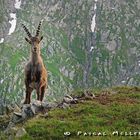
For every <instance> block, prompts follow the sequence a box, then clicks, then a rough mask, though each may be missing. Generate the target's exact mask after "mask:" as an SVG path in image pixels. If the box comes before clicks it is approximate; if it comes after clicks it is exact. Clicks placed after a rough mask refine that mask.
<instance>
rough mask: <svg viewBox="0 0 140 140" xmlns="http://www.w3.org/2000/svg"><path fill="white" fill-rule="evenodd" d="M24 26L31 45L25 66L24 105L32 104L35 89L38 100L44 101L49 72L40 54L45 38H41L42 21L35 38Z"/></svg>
mask: <svg viewBox="0 0 140 140" xmlns="http://www.w3.org/2000/svg"><path fill="white" fill-rule="evenodd" d="M22 26H23V29H24V30H25V32H26V33H27V35H28V38H25V40H26V41H27V42H28V43H29V44H30V45H31V52H30V53H31V54H30V60H29V62H28V63H27V65H26V66H25V86H26V97H25V101H24V104H30V102H31V93H32V91H33V90H34V89H36V92H37V100H39V101H42V100H43V97H44V93H45V89H46V86H47V71H46V68H45V66H44V64H43V60H42V57H41V54H40V41H41V40H42V39H43V36H41V37H39V32H40V26H41V21H40V23H39V25H38V28H37V31H36V35H35V36H34V37H33V36H32V35H31V34H30V32H29V31H28V29H27V28H26V26H25V25H23V24H22Z"/></svg>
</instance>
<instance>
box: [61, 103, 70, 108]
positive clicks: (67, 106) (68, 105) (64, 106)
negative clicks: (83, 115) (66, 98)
mask: <svg viewBox="0 0 140 140" xmlns="http://www.w3.org/2000/svg"><path fill="white" fill-rule="evenodd" d="M69 107H70V104H67V103H63V104H62V108H63V109H66V108H69Z"/></svg>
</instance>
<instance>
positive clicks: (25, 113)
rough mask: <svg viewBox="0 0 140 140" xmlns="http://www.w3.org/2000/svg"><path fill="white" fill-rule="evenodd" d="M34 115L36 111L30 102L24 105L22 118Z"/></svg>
mask: <svg viewBox="0 0 140 140" xmlns="http://www.w3.org/2000/svg"><path fill="white" fill-rule="evenodd" d="M33 116H34V112H33V110H32V109H31V105H30V104H25V105H23V106H22V118H23V119H26V118H29V117H33Z"/></svg>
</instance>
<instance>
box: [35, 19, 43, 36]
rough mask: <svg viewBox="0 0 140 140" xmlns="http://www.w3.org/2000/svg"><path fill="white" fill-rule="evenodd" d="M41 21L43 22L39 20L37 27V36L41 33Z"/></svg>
mask: <svg viewBox="0 0 140 140" xmlns="http://www.w3.org/2000/svg"><path fill="white" fill-rule="evenodd" d="M41 23H42V21H40V22H39V25H38V27H37V30H36V36H38V35H39V32H40V26H41Z"/></svg>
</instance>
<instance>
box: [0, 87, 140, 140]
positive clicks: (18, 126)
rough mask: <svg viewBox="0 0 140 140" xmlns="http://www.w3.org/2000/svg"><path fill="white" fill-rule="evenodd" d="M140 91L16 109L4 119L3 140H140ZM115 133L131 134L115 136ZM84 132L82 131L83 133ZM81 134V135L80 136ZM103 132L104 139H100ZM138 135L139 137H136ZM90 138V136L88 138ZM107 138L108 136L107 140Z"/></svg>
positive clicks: (82, 94) (77, 95) (85, 94)
mask: <svg viewBox="0 0 140 140" xmlns="http://www.w3.org/2000/svg"><path fill="white" fill-rule="evenodd" d="M139 105H140V88H138V87H115V88H112V89H105V90H89V91H76V92H74V93H73V94H71V96H69V95H67V96H65V97H64V98H63V100H62V102H60V103H40V102H38V101H33V102H32V103H31V104H30V105H21V107H20V106H17V105H16V106H15V108H14V110H13V111H11V113H10V114H9V115H5V116H1V122H0V128H1V130H3V131H1V139H7V138H10V139H27V140H28V139H29V140H30V139H36V140H38V139H40V140H41V139H61V140H62V139H65V138H66V136H64V133H65V132H67V131H68V132H70V136H69V138H70V139H71V140H75V139H79V137H80V139H89V140H90V139H92V138H93V135H92V136H91V135H90V133H89V132H90V131H91V132H93V131H96V137H95V136H94V137H95V139H100V138H104V136H103V133H102V132H106V134H107V135H108V138H109V139H116V138H117V139H121V140H122V139H126V138H127V139H132V136H130V132H131V133H132V135H136V136H133V138H136V139H137V138H139V134H138V132H139V131H140V119H139V115H140V109H139ZM115 130H117V131H120V132H128V134H127V135H128V136H125V134H124V133H122V134H119V135H120V136H119V137H117V136H112V135H111V133H112V132H114V131H115ZM79 131H82V132H79ZM78 132H79V133H80V134H79V135H80V136H78V135H77V133H78ZM97 132H101V134H99V135H102V136H103V137H99V136H97V135H98V134H97ZM134 132H135V134H134ZM85 135H86V137H85ZM105 138H106V137H105Z"/></svg>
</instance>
